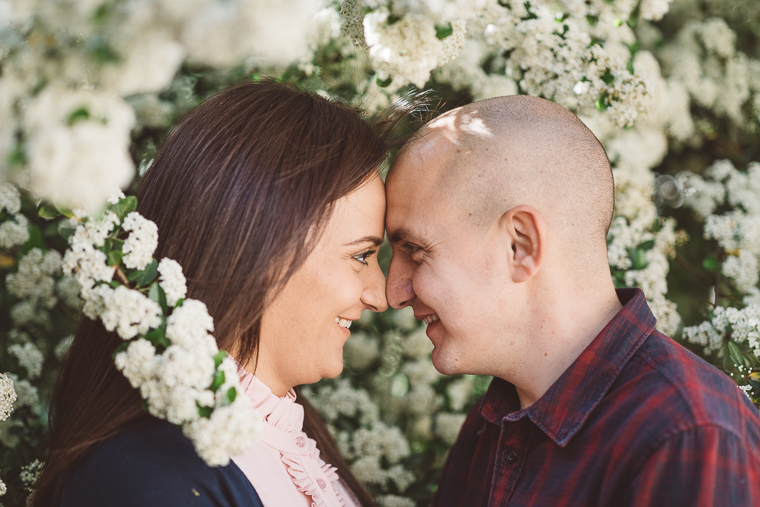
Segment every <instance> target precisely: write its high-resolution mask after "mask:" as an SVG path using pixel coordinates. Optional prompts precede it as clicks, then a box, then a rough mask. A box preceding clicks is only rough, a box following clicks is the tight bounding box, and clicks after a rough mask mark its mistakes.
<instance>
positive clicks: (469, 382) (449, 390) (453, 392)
mask: <svg viewBox="0 0 760 507" xmlns="http://www.w3.org/2000/svg"><path fill="white" fill-rule="evenodd" d="M474 387H475V377H473V376H471V375H465V376H463V377H462V378H460V379H457V380H455V381H454V382H452V383H450V384H449V385H448V387H446V394H448V395H449V404H450V405H451V408H452V410H455V411H459V410H462V409H463V408H465V405H466V404H467V401H468V400H469V399H470V396H471V395H472V390H473V389H474Z"/></svg>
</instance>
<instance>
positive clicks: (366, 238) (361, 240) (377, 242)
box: [346, 236, 383, 246]
mask: <svg viewBox="0 0 760 507" xmlns="http://www.w3.org/2000/svg"><path fill="white" fill-rule="evenodd" d="M362 243H372V244H373V245H375V246H380V245H382V244H383V238H378V237H377V236H364V237H363V238H359V239H357V240H356V241H352V242H351V243H346V246H354V245H360V244H362Z"/></svg>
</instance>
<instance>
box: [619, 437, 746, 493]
mask: <svg viewBox="0 0 760 507" xmlns="http://www.w3.org/2000/svg"><path fill="white" fill-rule="evenodd" d="M748 445H749V444H747V443H746V442H744V441H743V440H742V439H741V438H739V437H738V436H736V435H735V434H734V433H732V432H729V431H726V430H725V429H723V428H720V427H717V426H698V427H695V428H692V429H689V430H687V431H683V432H680V433H677V434H674V435H673V436H671V437H670V438H668V439H666V440H665V441H664V442H663V443H662V444H660V445H659V446H658V447H657V448H656V449H655V451H654V452H653V453H652V454H651V455H650V456H649V457H648V458H647V459H646V461H645V462H644V464H643V466H642V468H641V470H640V471H639V473H638V474H637V475H636V476H635V478H634V480H633V481H632V482H631V483H630V485H628V486H627V487H626V488H625V491H624V493H623V494H622V497H621V498H619V499H618V500H616V502H615V505H621V506H662V505H667V506H669V507H680V506H683V507H686V506H688V507H712V506H715V505H736V506H740V505H741V506H743V505H746V506H750V505H760V458H759V457H758V454H757V452H758V450H757V449H749V448H748Z"/></svg>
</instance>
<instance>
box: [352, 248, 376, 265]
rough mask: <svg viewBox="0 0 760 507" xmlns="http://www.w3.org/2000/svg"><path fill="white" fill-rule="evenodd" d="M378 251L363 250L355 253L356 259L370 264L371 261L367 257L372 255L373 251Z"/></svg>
mask: <svg viewBox="0 0 760 507" xmlns="http://www.w3.org/2000/svg"><path fill="white" fill-rule="evenodd" d="M375 252H377V250H367V251H366V252H362V253H360V254H356V255H354V259H356V260H357V261H359V262H361V263H362V264H364V265H365V266H369V263H368V262H367V258H368V257H371V256H372V254H373V253H375Z"/></svg>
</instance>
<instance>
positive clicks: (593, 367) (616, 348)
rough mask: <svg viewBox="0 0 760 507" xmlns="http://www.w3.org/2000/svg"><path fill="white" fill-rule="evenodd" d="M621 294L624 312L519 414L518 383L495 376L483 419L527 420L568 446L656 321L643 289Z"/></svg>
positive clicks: (495, 421) (559, 442) (489, 420)
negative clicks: (515, 385)
mask: <svg viewBox="0 0 760 507" xmlns="http://www.w3.org/2000/svg"><path fill="white" fill-rule="evenodd" d="M616 292H617V296H618V299H619V300H620V303H621V304H622V305H623V308H622V309H621V310H620V311H619V312H618V313H617V315H615V317H613V319H612V320H611V321H610V322H609V323H607V325H606V326H605V327H604V329H602V330H601V331H600V332H599V334H598V335H597V336H596V338H594V340H593V341H592V342H591V344H590V345H589V346H588V347H586V349H585V350H584V351H583V352H582V353H581V355H580V356H578V358H577V359H576V360H575V362H573V364H571V365H570V366H569V367H568V368H567V370H565V372H564V373H563V374H562V375H561V376H560V377H559V379H557V381H556V382H555V383H554V384H552V386H551V387H550V388H549V389H548V390H547V391H546V393H544V395H543V396H541V398H539V400H538V401H536V403H534V404H533V405H531V406H530V407H528V408H526V409H524V410H520V401H519V398H518V397H517V391H516V390H515V387H514V385H512V384H510V383H509V382H507V381H505V380H502V379H499V378H494V379H493V382H492V383H491V385H490V386H489V388H488V391H487V392H486V395H485V396H484V397H483V401H482V404H481V415H482V416H483V418H484V419H485V420H486V421H488V422H491V423H493V424H499V425H500V424H501V422H502V420H504V421H509V422H513V421H517V420H519V419H522V418H523V417H528V418H530V420H531V421H533V423H534V424H535V425H536V426H538V427H539V428H540V429H541V430H542V431H543V432H544V433H546V435H547V436H548V437H549V438H551V439H552V440H554V442H556V443H557V444H558V445H560V446H562V447H564V446H566V445H567V444H568V442H569V441H570V439H571V438H572V437H573V435H575V434H576V433H577V432H578V430H579V429H580V428H581V426H582V425H583V423H584V422H585V421H586V419H587V418H588V416H589V414H590V413H591V411H592V410H594V408H595V407H596V406H597V405H598V404H599V402H600V401H601V400H602V398H603V397H604V395H605V394H606V393H607V390H608V389H609V388H610V386H611V385H612V383H613V382H614V381H615V379H616V378H617V377H618V375H619V374H620V371H621V370H622V369H623V366H625V364H626V363H627V362H628V360H629V359H630V358H631V356H632V355H633V354H634V353H635V352H636V350H638V348H639V347H640V346H641V344H642V343H643V342H644V340H645V339H646V338H647V337H648V336H649V335H650V334H651V333H652V331H653V330H654V328H655V323H656V322H657V321H656V319H655V318H654V315H652V312H651V311H650V310H649V306H648V305H647V302H646V298H645V297H644V293H643V292H642V291H641V290H640V289H617V290H616Z"/></svg>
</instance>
